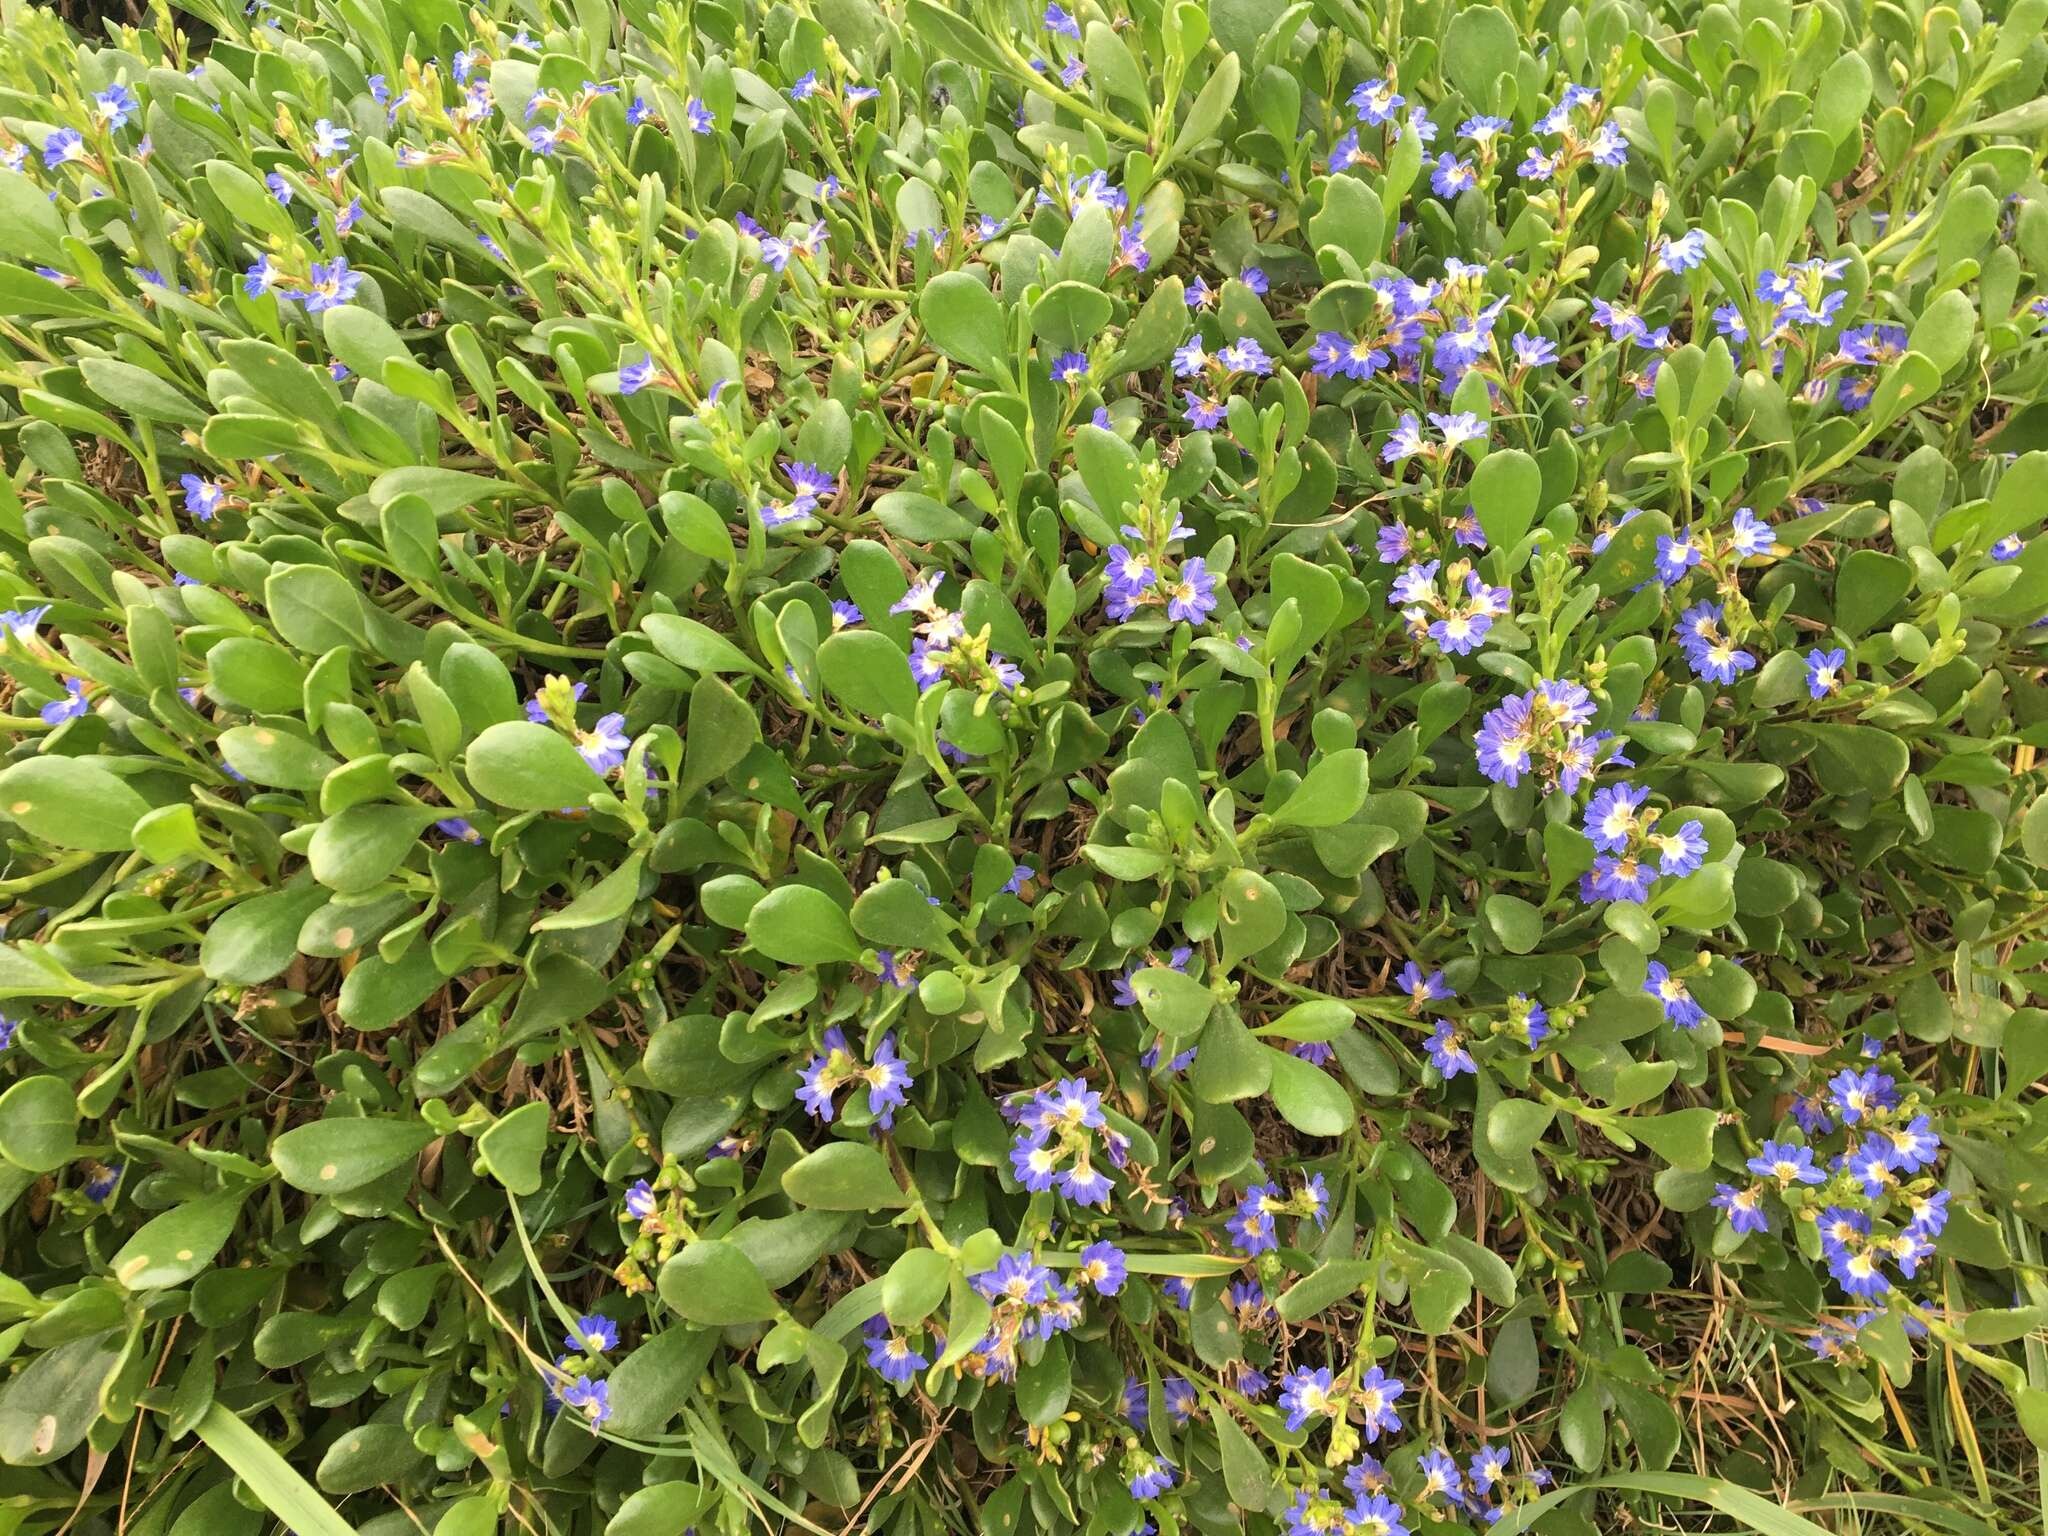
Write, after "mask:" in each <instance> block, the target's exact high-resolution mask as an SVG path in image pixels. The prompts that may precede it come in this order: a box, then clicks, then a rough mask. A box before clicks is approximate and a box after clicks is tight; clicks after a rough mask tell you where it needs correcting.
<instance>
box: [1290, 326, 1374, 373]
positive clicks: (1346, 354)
mask: <svg viewBox="0 0 2048 1536" xmlns="http://www.w3.org/2000/svg"><path fill="white" fill-rule="evenodd" d="M1308 356H1309V363H1310V366H1311V367H1312V369H1313V370H1314V372H1315V373H1316V375H1317V376H1318V377H1319V378H1325V379H1336V378H1345V379H1369V378H1371V377H1372V376H1373V375H1374V374H1375V373H1377V372H1379V370H1380V369H1382V368H1384V367H1386V365H1387V354H1386V353H1385V352H1384V351H1383V350H1381V349H1380V348H1379V347H1376V346H1374V345H1373V344H1372V342H1371V341H1369V340H1367V339H1366V338H1364V337H1351V336H1346V335H1343V334H1342V333H1341V332H1338V331H1321V332H1319V333H1317V335H1316V339H1315V341H1314V342H1313V343H1312V344H1311V345H1310V347H1309V350H1308Z"/></svg>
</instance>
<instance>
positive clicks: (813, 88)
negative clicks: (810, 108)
mask: <svg viewBox="0 0 2048 1536" xmlns="http://www.w3.org/2000/svg"><path fill="white" fill-rule="evenodd" d="M824 89H825V88H824V87H823V86H822V85H820V84H819V83H818V72H817V71H816V70H815V69H807V70H805V71H804V72H803V74H802V75H800V76H798V77H797V82H796V84H795V85H792V86H791V87H790V88H789V99H790V100H791V101H809V100H810V99H811V98H812V97H813V96H816V95H817V94H818V93H819V92H821V91H823V90H824Z"/></svg>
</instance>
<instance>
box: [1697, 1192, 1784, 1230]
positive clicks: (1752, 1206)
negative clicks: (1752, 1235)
mask: <svg viewBox="0 0 2048 1536" xmlns="http://www.w3.org/2000/svg"><path fill="white" fill-rule="evenodd" d="M1708 1204H1710V1205H1712V1206H1713V1207H1714V1208H1715V1209H1716V1210H1718V1211H1723V1212H1725V1213H1726V1214H1727V1217H1728V1225H1729V1226H1731V1227H1733V1228H1734V1229H1735V1230H1736V1231H1737V1232H1768V1231H1770V1230H1771V1218H1770V1216H1769V1214H1768V1213H1767V1212H1766V1211H1765V1210H1764V1192H1763V1189H1762V1187H1761V1186H1759V1185H1751V1186H1750V1187H1749V1188H1747V1189H1737V1188H1736V1187H1735V1186H1734V1185H1733V1184H1716V1185H1715V1186H1714V1198H1713V1199H1712V1200H1711V1201H1709V1202H1708Z"/></svg>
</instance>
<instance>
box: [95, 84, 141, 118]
mask: <svg viewBox="0 0 2048 1536" xmlns="http://www.w3.org/2000/svg"><path fill="white" fill-rule="evenodd" d="M141 110H142V103H141V102H139V101H137V100H136V99H135V93H134V92H133V91H131V90H129V89H128V87H127V86H125V85H110V86H108V87H107V88H106V89H105V90H104V91H100V92H98V93H97V94H95V95H94V97H93V99H92V115H93V116H94V117H96V118H98V119H99V120H100V121H101V122H102V123H105V124H106V125H107V127H109V128H125V127H126V126H127V125H128V119H129V116H130V115H131V114H133V113H136V112H139V111H141Z"/></svg>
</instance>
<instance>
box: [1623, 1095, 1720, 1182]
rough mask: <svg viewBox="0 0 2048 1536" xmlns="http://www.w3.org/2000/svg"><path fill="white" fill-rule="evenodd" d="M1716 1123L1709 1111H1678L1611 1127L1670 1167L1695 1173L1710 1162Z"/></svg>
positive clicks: (1636, 1118)
mask: <svg viewBox="0 0 2048 1536" xmlns="http://www.w3.org/2000/svg"><path fill="white" fill-rule="evenodd" d="M1717 1119H1718V1116H1716V1115H1715V1113H1714V1111H1713V1110H1711V1109H1680V1110H1674V1111H1673V1112H1672V1113H1670V1114H1668V1115H1646V1116H1641V1117H1635V1118H1630V1119H1626V1120H1619V1121H1616V1122H1615V1123H1616V1125H1618V1126H1619V1127H1620V1128H1621V1129H1622V1130H1624V1131H1626V1132H1627V1133H1628V1134H1629V1135H1630V1136H1633V1137H1634V1138H1635V1139H1636V1140H1637V1141H1639V1142H1641V1143H1642V1144H1643V1145H1644V1146H1646V1147H1648V1148H1649V1149H1650V1150H1651V1151H1653V1152H1655V1153H1656V1154H1657V1155H1658V1156H1659V1157H1661V1158H1663V1159H1664V1161H1665V1162H1667V1163H1669V1164H1670V1165H1671V1166H1672V1167H1674V1168H1677V1169H1680V1170H1682V1171H1684V1172H1687V1173H1698V1172H1700V1171H1701V1170H1702V1169H1704V1168H1706V1167H1708V1166H1709V1165H1710V1164H1711V1163H1712V1162H1713V1160H1714V1125H1715V1123H1716V1121H1717Z"/></svg>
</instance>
